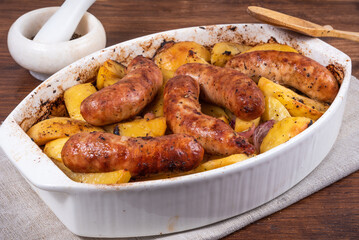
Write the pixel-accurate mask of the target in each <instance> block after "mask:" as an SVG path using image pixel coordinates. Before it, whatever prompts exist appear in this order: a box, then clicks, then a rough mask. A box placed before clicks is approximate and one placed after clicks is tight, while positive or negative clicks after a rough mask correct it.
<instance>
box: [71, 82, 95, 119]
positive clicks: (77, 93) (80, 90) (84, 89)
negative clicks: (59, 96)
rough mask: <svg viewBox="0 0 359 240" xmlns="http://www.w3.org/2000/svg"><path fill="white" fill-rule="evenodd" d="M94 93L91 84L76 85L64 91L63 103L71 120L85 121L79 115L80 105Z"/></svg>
mask: <svg viewBox="0 0 359 240" xmlns="http://www.w3.org/2000/svg"><path fill="white" fill-rule="evenodd" d="M96 91H97V90H96V88H95V87H94V86H93V85H92V83H83V84H78V85H75V86H73V87H71V88H69V89H67V90H66V91H65V93H64V101H65V105H66V108H67V111H68V113H69V115H70V117H71V118H73V119H77V120H82V121H85V119H84V118H83V117H82V115H81V113H80V106H81V103H82V101H83V100H85V98H87V97H88V96H90V95H91V94H93V93H95V92H96Z"/></svg>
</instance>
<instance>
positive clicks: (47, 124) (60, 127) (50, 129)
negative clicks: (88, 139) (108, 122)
mask: <svg viewBox="0 0 359 240" xmlns="http://www.w3.org/2000/svg"><path fill="white" fill-rule="evenodd" d="M95 131H97V132H103V129H102V128H99V127H94V126H92V125H90V124H88V123H86V122H84V121H80V120H76V119H72V118H66V117H54V118H51V119H46V120H43V121H41V122H38V123H36V124H35V125H33V126H32V127H31V128H30V129H29V130H28V131H27V135H28V136H29V137H30V138H31V139H32V140H33V141H34V142H35V143H36V144H37V145H39V146H41V145H44V144H45V143H47V142H49V141H52V140H54V139H57V138H63V137H69V136H72V135H74V134H76V133H79V132H95Z"/></svg>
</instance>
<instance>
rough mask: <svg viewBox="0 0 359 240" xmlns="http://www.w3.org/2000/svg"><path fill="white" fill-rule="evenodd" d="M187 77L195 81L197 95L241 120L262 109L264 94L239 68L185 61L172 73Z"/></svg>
mask: <svg viewBox="0 0 359 240" xmlns="http://www.w3.org/2000/svg"><path fill="white" fill-rule="evenodd" d="M178 75H187V76H191V77H192V78H194V79H195V80H197V81H198V83H199V85H200V88H201V98H202V99H204V100H205V101H208V102H212V103H215V104H217V105H219V106H222V107H225V108H228V109H229V110H230V111H231V112H233V114H234V115H236V116H237V117H239V118H240V119H243V120H253V119H256V118H258V117H259V116H261V115H262V113H263V112H264V97H263V94H262V92H261V91H260V89H259V88H258V87H257V85H256V84H255V82H253V81H252V80H251V79H250V78H249V77H247V76H245V75H244V74H242V73H240V72H239V71H236V70H233V69H229V68H221V67H217V66H213V65H208V64H201V63H187V64H185V65H182V66H181V67H179V68H178V69H177V71H176V75H175V76H178Z"/></svg>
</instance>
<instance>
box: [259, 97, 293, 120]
mask: <svg viewBox="0 0 359 240" xmlns="http://www.w3.org/2000/svg"><path fill="white" fill-rule="evenodd" d="M264 101H265V109H264V113H263V114H262V119H263V121H269V120H274V121H276V122H278V121H280V120H282V119H284V118H287V117H291V115H290V113H289V112H288V110H287V109H286V108H285V107H284V105H283V104H282V103H281V102H280V101H279V100H278V99H276V98H274V97H272V96H265V97H264Z"/></svg>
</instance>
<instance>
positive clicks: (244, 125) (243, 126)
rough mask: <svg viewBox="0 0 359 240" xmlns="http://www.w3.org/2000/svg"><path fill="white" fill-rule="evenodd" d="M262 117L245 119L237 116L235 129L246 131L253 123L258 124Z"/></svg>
mask: <svg viewBox="0 0 359 240" xmlns="http://www.w3.org/2000/svg"><path fill="white" fill-rule="evenodd" d="M260 120H261V118H260V117H258V118H256V119H253V120H250V121H245V120H242V119H240V118H236V122H235V124H234V131H236V132H244V131H247V130H248V129H249V128H251V127H252V126H253V125H254V126H256V127H257V126H258V125H259V122H260Z"/></svg>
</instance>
